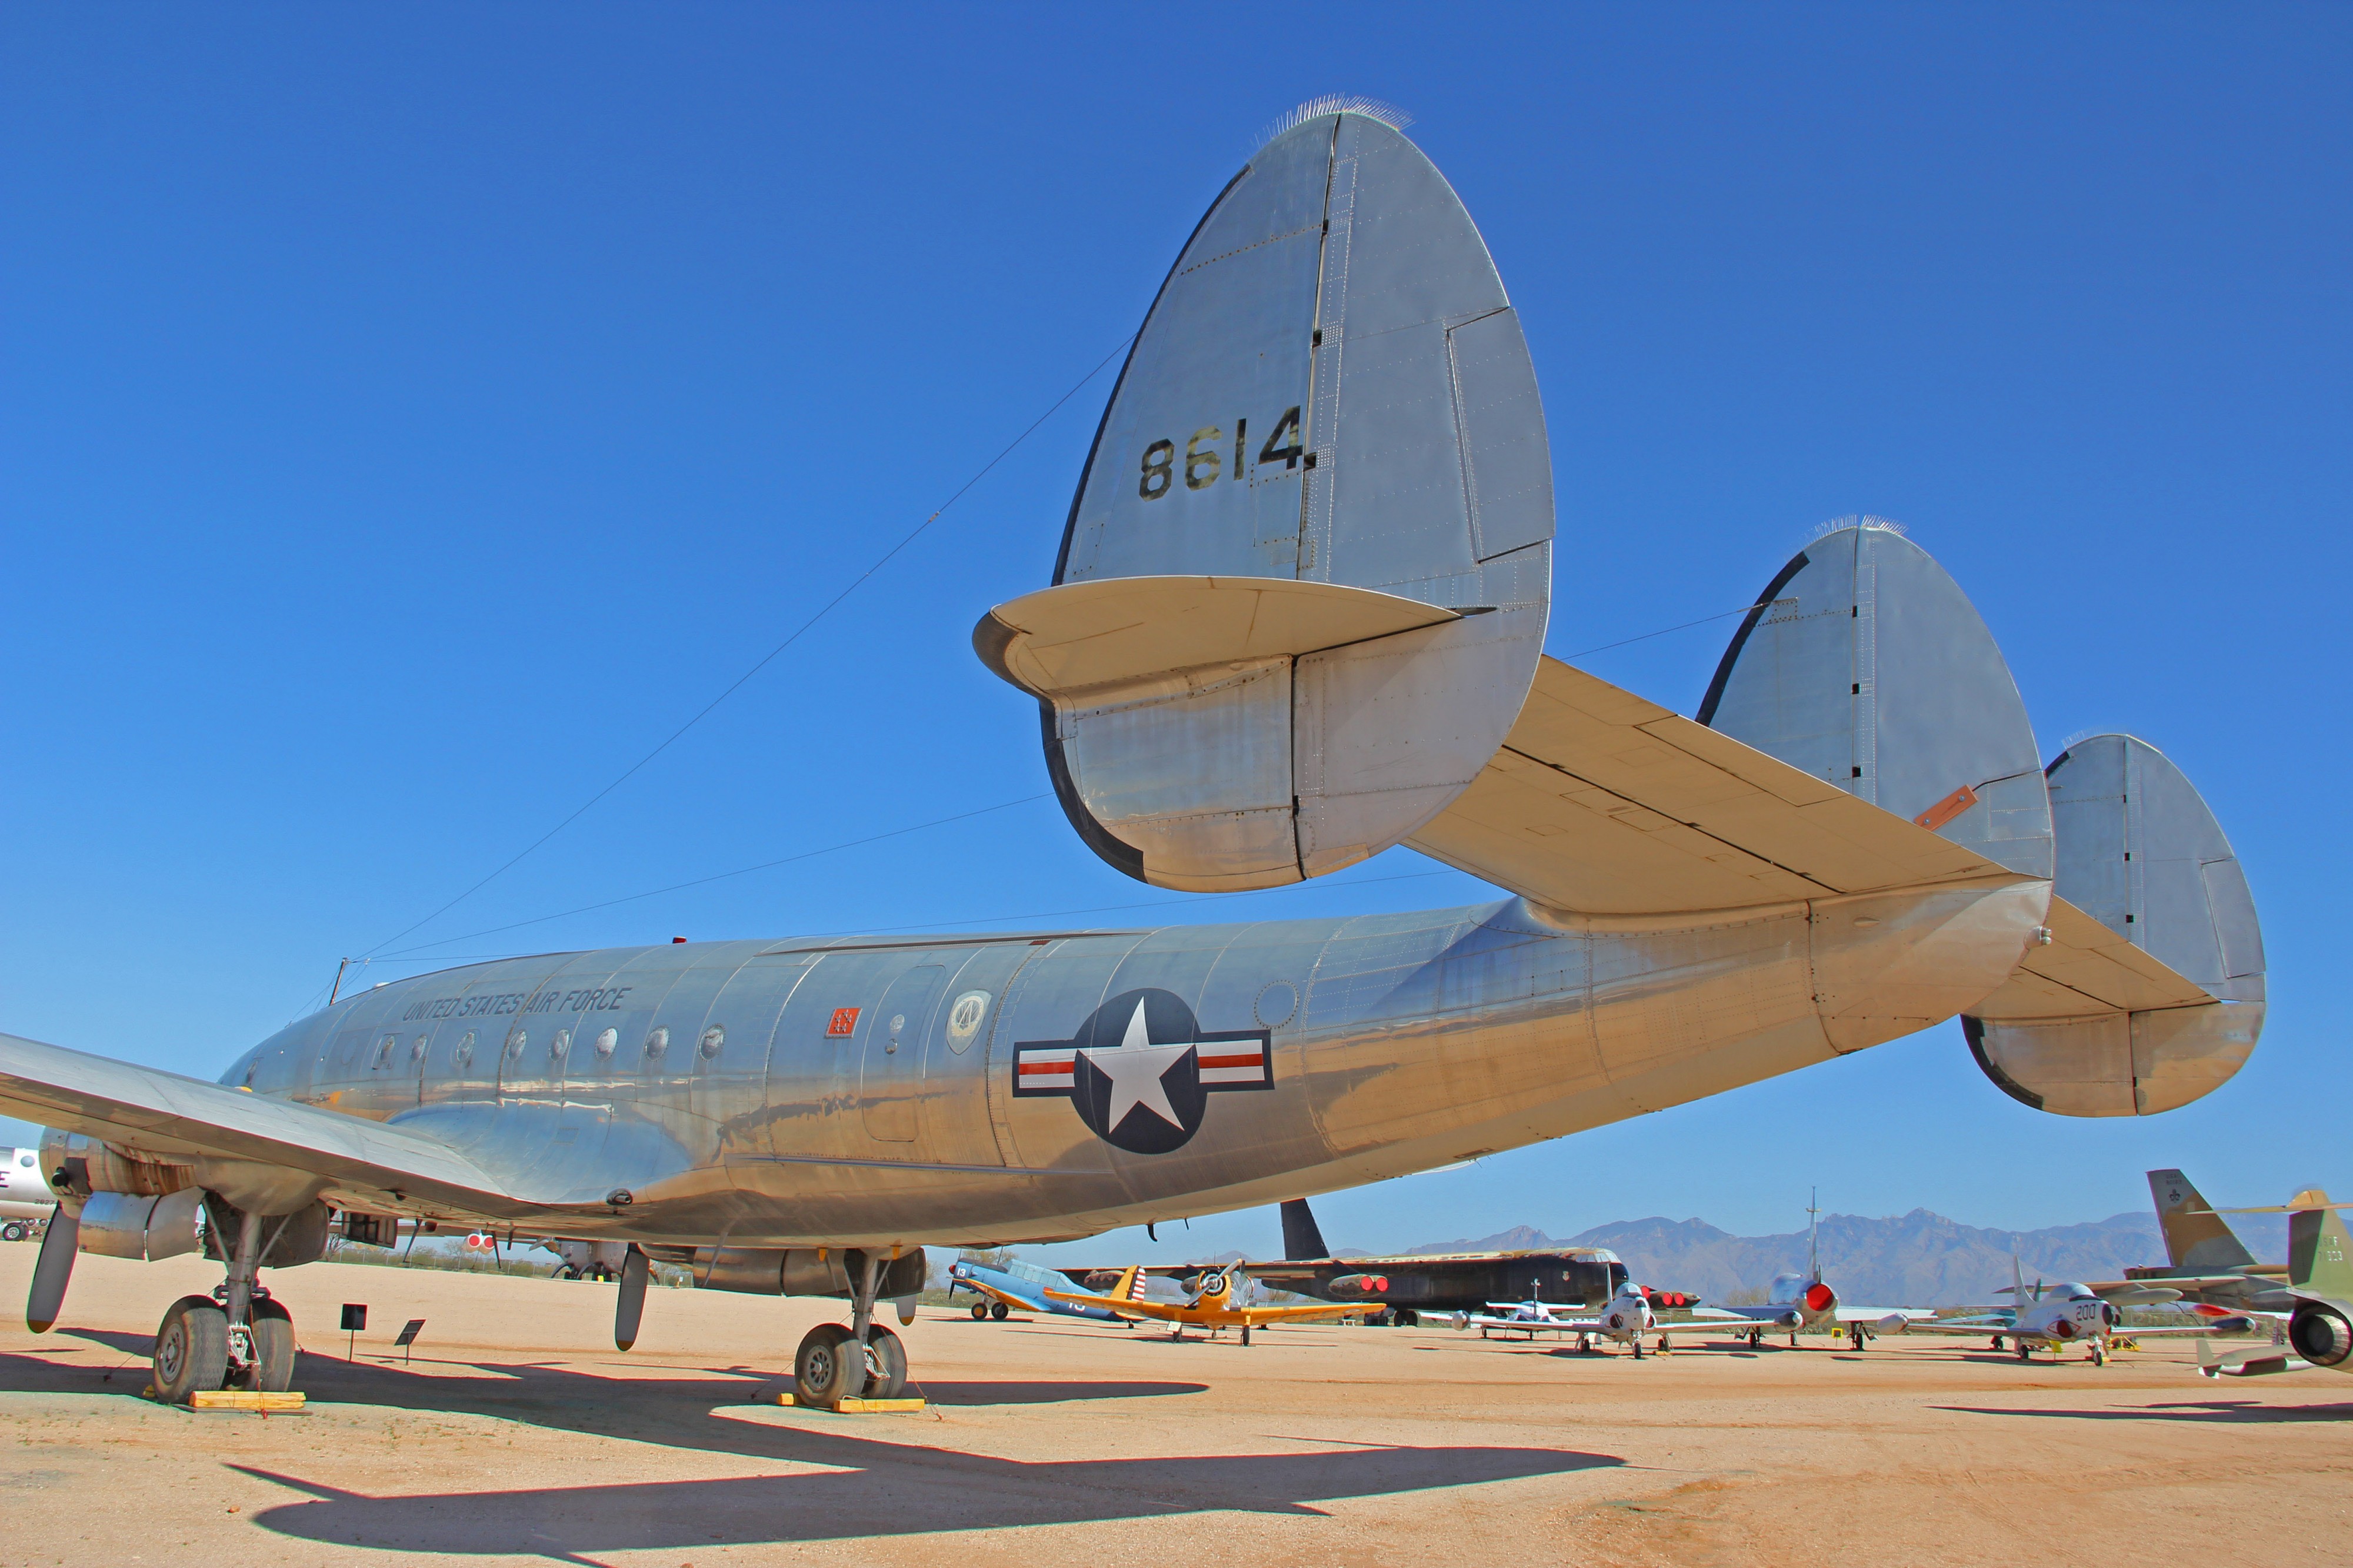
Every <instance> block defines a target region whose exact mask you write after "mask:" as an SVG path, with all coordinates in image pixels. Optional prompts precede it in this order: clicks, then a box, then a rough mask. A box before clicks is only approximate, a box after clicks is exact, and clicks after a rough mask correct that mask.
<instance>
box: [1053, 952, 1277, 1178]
mask: <svg viewBox="0 0 2353 1568" xmlns="http://www.w3.org/2000/svg"><path fill="white" fill-rule="evenodd" d="M1270 1039H1271V1036H1270V1034H1269V1032H1268V1031H1267V1030H1264V1029H1242V1030H1229V1031H1224V1032H1218V1033H1211V1032H1205V1031H1204V1030H1203V1029H1202V1028H1201V1027H1200V1026H1199V1024H1198V1020H1196V1019H1195V1018H1194V1016H1193V1009H1192V1008H1190V1007H1188V1006H1187V1005H1185V999H1184V998H1183V997H1181V996H1179V995H1177V994H1176V993H1175V992H1173V991H1158V990H1144V991H1130V992H1126V993H1124V994H1121V995H1118V996H1114V997H1113V998H1112V999H1111V1000H1110V1001H1108V1002H1106V1003H1104V1004H1103V1005H1102V1006H1100V1007H1098V1008H1096V1009H1095V1010H1094V1011H1093V1012H1092V1013H1091V1014H1089V1015H1088V1016H1087V1020H1086V1022H1085V1023H1083V1024H1081V1025H1080V1026H1079V1030H1078V1033H1077V1034H1075V1035H1073V1036H1071V1037H1070V1038H1069V1039H1067V1040H1024V1041H1022V1042H1020V1043H1019V1044H1018V1045H1016V1046H1015V1047H1013V1057H1014V1059H1013V1092H1014V1093H1015V1094H1016V1095H1017V1096H1024V1097H1027V1096H1036V1095H1056V1096H1063V1097H1067V1098H1068V1099H1069V1100H1070V1102H1071V1105H1072V1107H1074V1108H1075V1109H1076V1110H1077V1111H1078V1113H1079V1120H1080V1121H1083V1122H1085V1123H1086V1124H1087V1127H1088V1129H1089V1130H1090V1131H1092V1132H1093V1133H1094V1135H1095V1136H1096V1137H1098V1138H1100V1139H1102V1140H1103V1142H1106V1143H1110V1144H1113V1146H1115V1147H1117V1148H1121V1149H1125V1150H1126V1151H1128V1152H1130V1153H1134V1154H1166V1153H1168V1152H1170V1151H1172V1150H1176V1149H1181V1148H1183V1147H1184V1146H1185V1144H1186V1143H1187V1142H1189V1141H1190V1140H1191V1138H1192V1136H1193V1134H1194V1133H1196V1132H1198V1131H1200V1130H1201V1121H1202V1118H1203V1116H1204V1115H1205V1114H1206V1113H1207V1111H1208V1101H1209V1096H1210V1095H1212V1094H1214V1093H1217V1092H1219V1091H1220V1090H1224V1089H1272V1088H1273V1087H1274V1055H1273V1052H1272V1051H1271V1049H1269V1042H1270Z"/></svg>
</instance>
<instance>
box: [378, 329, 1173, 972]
mask: <svg viewBox="0 0 2353 1568" xmlns="http://www.w3.org/2000/svg"><path fill="white" fill-rule="evenodd" d="M1134 337H1135V334H1134V333H1133V332H1131V333H1129V334H1128V335H1127V336H1126V337H1124V338H1122V339H1121V340H1120V341H1119V342H1117V343H1116V344H1114V345H1113V348H1112V351H1111V353H1107V354H1105V355H1103V359H1102V360H1101V361H1100V362H1098V363H1096V365H1095V367H1094V368H1093V369H1092V370H1091V371H1089V372H1087V374H1084V375H1082V376H1081V377H1080V378H1079V379H1078V380H1077V381H1076V382H1075V383H1073V384H1071V389H1070V390H1069V391H1068V392H1065V393H1064V394H1062V395H1061V396H1060V397H1058V398H1056V399H1054V401H1053V403H1052V404H1051V405H1050V406H1049V407H1048V408H1047V410H1046V412H1044V413H1043V414H1040V415H1039V416H1038V417H1037V418H1035V419H1033V420H1031V421H1030V422H1029V427H1028V428H1026V429H1024V430H1023V431H1022V432H1021V434H1019V435H1018V436H1016V437H1013V439H1012V440H1010V441H1008V442H1007V443H1006V445H1005V447H1004V449H1003V450H1002V451H1000V452H998V453H997V456H995V457H994V458H990V459H989V460H988V461H987V462H986V463H984V464H982V465H981V467H980V468H979V470H978V471H977V472H976V473H975V474H974V475H973V476H972V478H970V479H966V480H965V482H964V483H963V484H962V485H960V486H958V487H957V488H956V491H955V494H954V495H951V496H950V497H948V499H947V500H944V501H942V502H941V503H940V505H939V509H938V510H936V511H934V512H933V513H932V515H931V516H929V517H927V518H925V519H924V520H923V521H921V522H919V523H917V524H916V525H915V526H914V527H913V529H911V530H909V531H908V532H907V534H906V536H905V537H904V538H902V539H901V540H900V541H899V542H898V543H896V544H893V545H892V546H891V548H890V549H888V550H886V551H884V552H882V553H881V555H880V556H879V557H877V558H876V559H875V561H874V563H873V564H872V565H871V566H869V567H867V568H866V570H865V571H863V572H860V574H858V575H857V576H855V577H853V578H851V579H850V580H849V585H848V586H846V587H844V588H843V589H842V590H841V592H839V593H838V594H836V595H834V596H833V597H832V598H830V599H828V600H827V601H826V602H825V604H824V605H823V606H822V607H821V608H819V609H818V612H817V613H816V614H815V615H813V616H809V617H808V619H807V620H805V621H803V622H802V623H801V624H800V626H798V627H797V628H796V629H795V630H794V632H793V633H792V635H791V636H790V637H786V638H785V640H784V641H782V642H780V643H778V644H777V645H776V647H772V648H770V649H769V650H768V651H767V652H766V653H765V654H764V655H762V656H761V657H760V658H759V659H758V661H757V662H755V663H754V665H753V666H752V668H749V669H747V670H745V671H744V673H743V674H741V675H739V676H737V677H736V678H735V679H733V681H731V682H730V683H729V684H728V686H727V687H726V689H724V690H723V691H721V692H720V693H719V695H718V696H716V697H714V698H712V700H710V701H709V702H706V703H704V704H703V705H702V708H701V709H700V710H697V711H696V712H695V714H694V716H693V717H692V718H691V719H689V720H687V721H686V722H685V723H683V724H681V725H680V726H679V727H678V728H677V729H675V730H673V731H670V734H669V735H668V736H667V737H666V738H665V739H663V740H662V741H661V742H660V743H659V744H658V745H656V746H655V747H654V748H653V749H652V750H651V751H649V752H646V754H645V755H643V756H641V757H639V758H638V760H637V761H636V762H634V763H630V764H629V765H628V767H627V768H626V769H624V770H622V772H621V773H620V775H619V776H618V777H617V778H615V779H614V780H613V782H612V783H610V784H607V785H606V786H605V787H604V788H603V789H600V790H598V791H597V792H596V794H595V795H590V796H589V797H588V798H587V799H586V800H585V801H583V802H581V803H580V805H578V806H577V807H575V809H574V810H573V811H572V813H571V815H569V816H566V817H565V818H564V820H563V821H561V822H559V823H557V824H556V825H555V826H553V827H551V828H549V829H548V830H547V831H546V832H544V833H543V834H541V835H540V836H539V837H536V838H534V839H533V840H532V841H531V842H530V843H529V844H526V845H524V846H523V847H522V849H520V850H518V851H516V853H515V854H514V855H513V856H512V858H509V859H508V860H507V861H506V862H505V863H504V864H503V865H501V866H500V867H499V868H498V869H496V870H494V871H492V872H491V874H490V875H489V876H486V877H484V878H483V879H481V880H480V881H478V882H476V883H475V884H474V885H473V886H472V887H470V888H468V889H466V890H465V891H464V892H462V893H459V895H458V896H457V897H456V898H454V899H451V900H449V901H448V903H445V904H443V905H442V906H441V907H440V908H439V909H437V910H434V911H433V912H432V913H431V914H428V915H427V916H425V917H424V918H423V919H422V920H418V921H412V922H411V923H409V924H408V925H406V926H405V927H403V928H402V929H401V930H399V931H395V932H394V933H393V934H392V935H390V936H388V937H386V938H385V939H384V940H383V941H382V942H377V943H376V944H375V946H374V947H371V948H368V949H367V950H366V951H365V952H362V953H361V954H360V955H359V956H360V957H362V958H368V957H372V956H374V955H375V954H376V953H377V952H382V951H383V950H384V949H385V948H387V947H390V946H391V945H392V944H393V943H394V942H398V941H399V940H400V939H401V938H402V937H405V936H406V935H408V934H409V933H410V932H411V931H416V930H417V928H418V927H420V926H424V925H427V924H429V923H430V922H432V921H436V920H438V919H439V918H440V917H441V916H443V915H445V914H447V913H448V912H449V910H453V909H455V908H457V907H458V906H459V904H461V903H464V902H465V901H466V900H468V899H470V898H472V897H473V896H474V895H475V894H476V893H479V892H480V891H481V890H482V889H484V888H487V887H489V886H490V885H491V883H492V882H494V881H496V880H498V879H500V878H501V877H502V876H504V875H506V873H507V872H509V871H511V870H512V869H513V868H515V867H516V866H517V865H518V864H520V863H521V862H522V860H523V858H525V857H527V856H528V855H530V854H531V853H532V851H533V850H535V849H537V848H538V847H540V846H541V845H543V844H544V843H546V842H547V841H548V840H549V839H551V838H553V837H555V836H556V835H557V834H559V833H561V832H563V831H564V830H565V828H567V827H569V826H572V824H573V823H575V822H576V821H578V820H579V818H580V817H581V816H583V815H584V814H585V813H586V811H587V810H588V809H589V807H591V806H593V805H596V803H597V802H598V801H600V800H603V799H604V798H605V797H606V796H607V795H610V794H612V793H613V792H614V791H615V790H617V789H618V788H620V787H621V785H622V784H626V783H628V781H629V779H630V778H631V777H633V776H634V775H635V774H636V773H637V772H638V770H639V769H640V768H643V767H644V766H645V765H646V764H647V763H650V762H652V761H653V760H654V759H655V758H656V757H658V756H659V755H661V754H662V752H666V751H668V750H669V749H670V746H671V744H672V743H673V742H676V741H677V740H678V739H679V737H680V736H681V735H683V734H685V733H686V732H687V731H689V730H691V729H693V728H694V727H695V726H696V725H697V724H700V723H701V722H702V721H703V720H704V719H706V718H708V717H709V716H710V715H711V712H712V710H713V709H715V708H717V707H718V706H719V705H720V704H721V703H723V702H724V701H726V700H728V699H729V698H730V697H733V696H734V695H735V693H736V692H737V691H738V690H739V689H742V687H743V686H744V683H745V682H746V681H748V680H750V679H752V678H753V677H754V676H755V675H757V674H759V673H760V671H762V670H764V669H765V668H767V667H768V666H769V664H770V663H771V662H773V661H774V660H775V658H776V656H777V655H778V654H781V653H783V652H784V651H785V650H786V648H788V647H792V646H793V644H795V643H797V642H798V641H799V640H800V639H801V637H802V636H803V634H805V633H807V631H808V630H809V628H810V627H812V626H816V625H817V624H818V622H819V621H821V620H823V619H825V617H826V616H828V615H831V614H832V613H833V611H834V609H835V608H836V607H837V606H839V605H840V604H841V602H842V601H843V600H844V599H847V598H849V595H852V594H854V593H856V592H857V591H858V590H859V588H860V587H861V586H862V585H864V584H865V583H866V581H867V579H869V578H871V577H872V576H873V575H874V574H876V573H877V572H880V571H881V570H882V568H883V567H885V566H887V565H889V564H890V563H891V561H892V558H893V557H895V556H896V555H897V554H898V553H899V552H901V551H902V550H904V549H906V548H907V546H909V545H910V544H913V542H915V541H916V539H917V538H919V537H920V536H921V535H922V534H923V531H924V530H926V529H928V528H930V527H931V526H932V524H934V523H935V522H937V521H939V520H940V519H941V518H942V517H943V516H944V515H945V514H946V512H947V510H948V508H950V507H952V506H954V505H955V503H956V502H957V501H959V500H963V499H964V496H965V492H966V491H967V490H969V489H972V488H973V486H975V485H976V484H978V483H980V481H981V480H983V479H987V477H988V475H989V473H990V472H991V471H992V470H993V469H995V468H996V467H997V465H998V464H999V463H1002V462H1003V461H1005V459H1006V458H1009V457H1011V456H1012V455H1013V451H1014V448H1016V447H1019V446H1020V445H1021V443H1023V442H1024V441H1027V440H1028V439H1029V437H1031V436H1033V435H1035V434H1036V433H1037V430H1038V427H1039V426H1041V425H1043V424H1045V423H1046V421H1047V420H1049V419H1050V418H1052V417H1053V416H1055V414H1056V413H1057V412H1059V411H1060V408H1061V406H1062V405H1064V404H1066V403H1068V402H1070V400H1071V398H1073V397H1076V396H1077V395H1079V393H1080V392H1081V391H1082V390H1083V389H1084V388H1085V386H1086V384H1088V383H1089V382H1091V381H1092V380H1094V378H1095V377H1097V376H1099V375H1101V374H1103V371H1104V370H1105V369H1106V368H1107V367H1108V366H1109V365H1110V364H1111V362H1112V361H1113V360H1114V359H1116V358H1117V357H1119V353H1120V351H1121V350H1123V349H1124V348H1126V347H1127V346H1128V344H1129V343H1131V342H1134Z"/></svg>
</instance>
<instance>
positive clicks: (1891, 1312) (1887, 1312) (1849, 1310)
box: [1831, 1306, 1936, 1323]
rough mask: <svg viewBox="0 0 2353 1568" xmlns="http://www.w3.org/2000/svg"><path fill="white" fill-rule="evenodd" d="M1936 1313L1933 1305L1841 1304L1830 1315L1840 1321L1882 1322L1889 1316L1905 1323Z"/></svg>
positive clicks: (1931, 1316)
mask: <svg viewBox="0 0 2353 1568" xmlns="http://www.w3.org/2000/svg"><path fill="white" fill-rule="evenodd" d="M1831 1316H1833V1317H1834V1318H1836V1319H1837V1320H1838V1321H1840V1322H1841V1323H1883V1322H1885V1321H1887V1320H1888V1319H1890V1318H1901V1319H1903V1320H1904V1321H1905V1322H1906V1323H1916V1322H1919V1321H1922V1320H1924V1319H1928V1318H1933V1317H1935V1316H1936V1308H1934V1307H1848V1306H1841V1307H1839V1308H1838V1309H1837V1310H1836V1311H1834V1312H1833V1313H1832V1314H1831Z"/></svg>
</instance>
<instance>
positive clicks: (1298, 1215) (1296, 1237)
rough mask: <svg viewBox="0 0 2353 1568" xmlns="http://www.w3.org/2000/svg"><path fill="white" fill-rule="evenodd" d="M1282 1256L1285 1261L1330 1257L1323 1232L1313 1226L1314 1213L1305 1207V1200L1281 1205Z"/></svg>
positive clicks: (1299, 1199)
mask: <svg viewBox="0 0 2353 1568" xmlns="http://www.w3.org/2000/svg"><path fill="white" fill-rule="evenodd" d="M1282 1256H1283V1257H1284V1258H1286V1259H1288V1258H1329V1257H1331V1256H1332V1252H1331V1249H1330V1248H1329V1247H1325V1246H1324V1232H1323V1231H1322V1230H1321V1229H1320V1228H1318V1227H1317V1226H1316V1224H1315V1211H1314V1210H1313V1209H1311V1208H1309V1207H1308V1206H1307V1200H1306V1199H1305V1198H1293V1199H1291V1200H1290V1201H1289V1202H1287V1203H1285V1204H1284V1205H1282Z"/></svg>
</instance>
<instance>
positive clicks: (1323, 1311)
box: [1226, 1305, 1365, 1327]
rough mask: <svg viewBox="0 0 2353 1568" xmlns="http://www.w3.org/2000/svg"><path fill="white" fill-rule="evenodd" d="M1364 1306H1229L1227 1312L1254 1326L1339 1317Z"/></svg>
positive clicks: (1357, 1310) (1360, 1309) (1359, 1310)
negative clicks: (1294, 1320)
mask: <svg viewBox="0 0 2353 1568" xmlns="http://www.w3.org/2000/svg"><path fill="white" fill-rule="evenodd" d="M1363 1310H1365V1309H1364V1308H1362V1307H1348V1306H1340V1305H1325V1306H1322V1307H1229V1308H1227V1309H1226V1313H1227V1315H1228V1316H1229V1317H1234V1318H1239V1319H1240V1320H1241V1321H1243V1322H1245V1323H1249V1324H1250V1325H1251V1326H1252V1327H1255V1326H1257V1325H1258V1324H1260V1323H1280V1322H1282V1321H1285V1320H1289V1319H1304V1318H1337V1317H1340V1316H1342V1315H1343V1314H1345V1313H1348V1312H1361V1311H1363Z"/></svg>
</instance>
